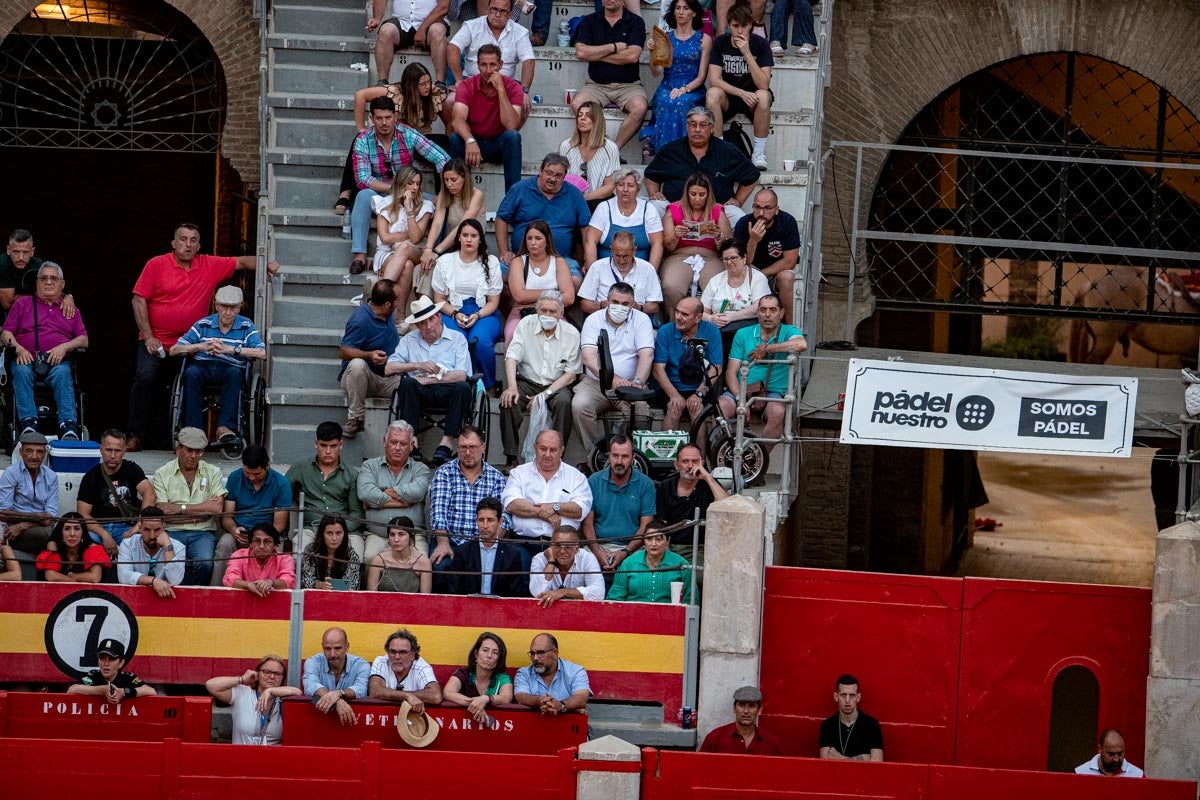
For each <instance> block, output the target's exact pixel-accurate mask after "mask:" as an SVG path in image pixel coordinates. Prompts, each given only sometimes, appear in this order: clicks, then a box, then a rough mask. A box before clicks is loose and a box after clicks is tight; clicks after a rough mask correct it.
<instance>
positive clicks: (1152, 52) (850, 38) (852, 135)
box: [818, 0, 1200, 341]
mask: <svg viewBox="0 0 1200 800" xmlns="http://www.w3.org/2000/svg"><path fill="white" fill-rule="evenodd" d="M1198 34H1200V7H1196V6H1192V5H1191V4H1188V3H1184V2H1168V3H1154V2H1126V3H1112V2H1108V1H1107V0H944V2H939V3H937V4H934V3H929V2H922V1H921V0H917V1H916V2H914V1H913V0H837V4H836V6H835V17H834V25H833V36H832V42H831V45H830V46H831V49H832V53H831V58H832V76H831V81H832V82H831V85H830V87H829V89H828V90H827V93H826V96H825V115H826V123H825V132H824V136H825V140H826V142H830V141H836V140H844V141H867V142H885V143H894V142H896V141H897V140H898V138H899V137H900V135H901V134H902V133H903V132H904V130H905V129H906V128H907V127H908V125H909V124H910V122H911V121H912V120H913V118H914V117H916V116H917V114H919V113H920V111H921V110H922V109H923V108H925V107H926V106H927V105H928V104H929V103H930V102H932V101H933V100H934V99H935V98H937V97H939V96H940V95H942V93H944V92H945V91H946V90H948V89H949V88H950V87H952V86H954V85H955V84H957V83H959V82H960V81H961V80H963V79H964V78H966V77H967V76H969V75H972V74H974V73H976V72H979V71H980V70H984V69H986V68H988V67H990V66H992V65H993V64H997V63H1000V62H1003V61H1007V60H1010V59H1013V58H1017V57H1020V56H1026V55H1033V54H1035V53H1042V52H1050V51H1074V52H1079V53H1086V54H1089V55H1094V56H1097V57H1099V58H1102V59H1105V60H1107V61H1112V62H1115V63H1117V64H1121V65H1123V66H1125V67H1127V68H1129V69H1131V70H1134V71H1136V72H1138V73H1140V74H1142V75H1144V76H1146V77H1147V78H1148V79H1150V80H1152V81H1154V82H1155V83H1157V84H1159V85H1160V86H1163V87H1164V88H1165V89H1167V91H1169V92H1170V93H1171V94H1172V95H1174V96H1175V97H1176V98H1178V99H1179V100H1180V101H1181V102H1182V103H1183V104H1185V105H1186V106H1188V107H1190V108H1200V63H1197V62H1196V61H1195V59H1193V58H1192V57H1191V54H1192V53H1193V52H1194V49H1195V40H1196V38H1197V35H1198ZM883 162H884V159H883V157H882V155H876V156H875V157H873V158H867V159H865V160H864V169H863V183H862V196H863V197H864V198H870V197H871V196H872V195H873V194H874V193H875V190H876V187H877V184H878V181H879V177H880V171H881V169H882V168H883ZM853 181H854V175H853V165H852V164H847V163H845V162H842V163H838V164H836V165H835V166H834V168H833V169H830V168H828V166H827V169H826V186H825V195H824V209H825V211H824V213H825V225H827V226H831V227H829V228H827V229H826V230H827V233H826V235H825V236H824V237H823V242H822V246H823V260H824V271H825V273H826V274H829V273H833V274H837V273H847V272H848V271H849V266H850V254H849V247H848V244H847V242H846V239H845V238H844V237H843V236H842V235H841V234H840V230H841V228H840V227H839V226H841V225H844V226H845V228H846V229H847V230H849V229H850V228H851V227H853V224H852V220H851V219H850V215H851V213H852V212H851V206H850V202H849V198H851V197H853V193H854V183H853ZM835 192H836V193H835ZM839 204H840V209H839ZM868 205H869V204H867V203H864V204H863V205H862V207H861V209H860V214H861V216H860V221H861V220H863V219H864V218H865V215H866V213H867V208H868ZM839 215H840V217H841V220H840V222H839ZM834 234H836V235H834ZM864 287H865V277H864V275H863V273H862V271H861V270H859V271H858V285H857V287H856V288H857V292H858V294H859V296H860V297H861V298H862V299H863V300H864V302H861V303H856V304H855V305H856V312H859V313H858V314H856V316H857V317H858V319H862V318H865V317H866V316H868V315H869V314H870V313H871V310H872V309H871V304H870V295H869V294H868V293H866V292H865V291H864ZM838 294H839V292H838V291H837V290H836V289H834V290H832V291H831V290H830V287H829V286H825V287H823V288H822V308H821V313H820V315H819V320H820V321H819V328H820V330H819V331H818V333H819V335H820V339H828V338H834V339H836V338H842V334H841V332H842V331H843V330H844V325H845V295H844V294H841V296H840V297H838V296H837V295H838ZM860 314H861V316H860ZM856 321H857V320H856ZM820 339H818V341H819V340H820Z"/></svg>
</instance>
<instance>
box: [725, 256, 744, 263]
mask: <svg viewBox="0 0 1200 800" xmlns="http://www.w3.org/2000/svg"><path fill="white" fill-rule="evenodd" d="M742 258H743V256H722V257H721V260H722V261H724V262H725V263H726V264H736V263H737V262H739V261H741V260H742Z"/></svg>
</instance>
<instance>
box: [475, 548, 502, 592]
mask: <svg viewBox="0 0 1200 800" xmlns="http://www.w3.org/2000/svg"><path fill="white" fill-rule="evenodd" d="M499 549H500V545H499V544H494V545H492V546H491V547H484V546H483V544H480V545H479V571H480V573H481V574H480V576H479V581H480V583H479V593H480V594H491V593H492V571H493V570H495V569H496V551H497V550H499Z"/></svg>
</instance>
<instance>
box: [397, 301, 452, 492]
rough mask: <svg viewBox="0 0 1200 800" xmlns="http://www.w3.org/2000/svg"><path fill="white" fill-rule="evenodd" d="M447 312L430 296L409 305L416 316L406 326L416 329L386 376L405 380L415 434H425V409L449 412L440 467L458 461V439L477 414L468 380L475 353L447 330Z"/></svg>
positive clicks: (404, 410)
mask: <svg viewBox="0 0 1200 800" xmlns="http://www.w3.org/2000/svg"><path fill="white" fill-rule="evenodd" d="M441 310H442V304H441V303H435V302H433V301H432V300H430V299H429V298H428V297H426V296H424V295H421V296H420V297H418V298H417V299H416V300H414V301H413V302H412V303H411V304H409V311H410V312H411V313H410V314H409V315H408V316H407V317H405V318H404V322H405V324H407V325H413V326H415V327H416V330H415V331H409V332H408V333H407V334H406V335H405V336H403V337H401V339H400V343H399V344H397V345H396V351H395V352H394V353H392V354H391V355H390V356H388V360H387V364H386V365H385V366H384V368H383V374H384V375H400V374H403V375H404V379H403V380H401V381H400V386H399V389H398V391H399V395H400V417H401V419H403V420H404V421H405V422H407V423H408V424H409V425H411V426H412V429H413V430H414V431H416V430H420V429H421V428H420V425H421V406H422V404H429V405H430V406H433V407H436V408H439V409H443V408H444V409H446V424H445V425H444V426H443V427H442V441H441V442H440V443H439V444H438V448H437V450H435V451H434V454H433V460H432V461H431V462H430V465H431V466H433V467H434V468H437V467H440V466H441V465H442V464H445V463H446V462H447V461H449V460H450V459H452V458H454V449H453V448H454V440H455V439H457V438H458V434H459V431H461V430H462V426H463V423H464V422H466V419H467V413H468V412H469V411H470V409H471V384H470V383H469V382H468V380H467V378H468V377H469V376H470V374H471V353H470V351H469V350H468V349H467V340H466V338H465V337H464V336H463V335H462V334H461V333H459V332H458V331H451V330H447V329H446V326H445V325H444V324H443V323H442V314H441ZM417 457H418V458H420V455H419V454H418V455H417ZM422 460H424V459H422Z"/></svg>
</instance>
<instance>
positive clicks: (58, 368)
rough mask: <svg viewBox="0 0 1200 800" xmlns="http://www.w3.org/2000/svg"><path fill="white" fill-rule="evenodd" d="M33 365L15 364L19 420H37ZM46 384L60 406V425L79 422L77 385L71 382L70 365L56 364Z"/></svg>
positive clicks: (14, 376) (15, 389)
mask: <svg viewBox="0 0 1200 800" xmlns="http://www.w3.org/2000/svg"><path fill="white" fill-rule="evenodd" d="M34 382H35V381H34V377H33V365H32V364H13V394H14V395H15V396H16V400H17V419H18V420H26V419H37V415H38V413H37V403H36V402H34V399H33V384H34ZM44 383H45V384H46V385H47V386H49V387H50V388H51V389H52V390H53V391H54V403H55V405H57V406H58V424H59V425H63V424H65V423H67V422H78V421H79V417H78V415H77V414H76V413H75V383H74V382H73V381H72V380H71V366H70V365H69V364H55V365H54V366H53V367H51V368H50V374H49V375H47V376H46V380H45V381H44Z"/></svg>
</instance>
